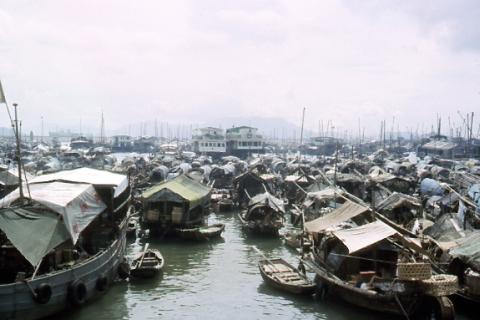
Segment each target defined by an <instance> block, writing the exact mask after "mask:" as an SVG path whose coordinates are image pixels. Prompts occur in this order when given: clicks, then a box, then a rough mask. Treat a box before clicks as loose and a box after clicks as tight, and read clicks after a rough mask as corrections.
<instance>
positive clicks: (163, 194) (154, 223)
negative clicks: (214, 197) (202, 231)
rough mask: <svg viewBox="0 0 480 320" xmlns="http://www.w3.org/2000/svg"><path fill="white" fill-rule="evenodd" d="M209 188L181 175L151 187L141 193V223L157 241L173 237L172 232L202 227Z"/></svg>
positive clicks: (208, 200)
mask: <svg viewBox="0 0 480 320" xmlns="http://www.w3.org/2000/svg"><path fill="white" fill-rule="evenodd" d="M210 193H211V188H209V187H207V186H205V185H203V184H201V183H199V182H197V181H195V180H193V179H192V178H190V177H189V176H187V175H180V176H178V177H176V178H175V179H173V180H170V181H166V182H162V183H160V184H158V185H155V186H152V187H151V188H149V189H147V190H145V191H144V192H143V193H142V202H143V214H142V216H141V220H140V223H141V225H142V227H143V229H150V232H151V233H152V234H155V235H158V236H160V237H163V236H166V235H169V234H175V229H178V228H181V229H189V228H196V227H200V226H203V225H204V224H205V217H206V216H207V214H208V212H209V205H210Z"/></svg>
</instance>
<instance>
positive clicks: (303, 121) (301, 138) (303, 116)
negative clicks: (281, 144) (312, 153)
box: [300, 108, 305, 145]
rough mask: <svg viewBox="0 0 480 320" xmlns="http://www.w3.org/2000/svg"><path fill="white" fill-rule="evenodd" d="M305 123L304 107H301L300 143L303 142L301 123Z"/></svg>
mask: <svg viewBox="0 0 480 320" xmlns="http://www.w3.org/2000/svg"><path fill="white" fill-rule="evenodd" d="M304 123H305V108H303V112H302V131H301V132H300V145H302V144H303V124H304Z"/></svg>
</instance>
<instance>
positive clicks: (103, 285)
mask: <svg viewBox="0 0 480 320" xmlns="http://www.w3.org/2000/svg"><path fill="white" fill-rule="evenodd" d="M108 282H109V281H108V277H107V276H106V275H105V273H102V274H101V275H100V277H98V279H97V282H96V283H95V289H97V290H98V291H100V292H103V291H105V290H107V288H108V284H109V283H108Z"/></svg>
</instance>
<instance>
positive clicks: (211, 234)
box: [177, 223, 225, 241]
mask: <svg viewBox="0 0 480 320" xmlns="http://www.w3.org/2000/svg"><path fill="white" fill-rule="evenodd" d="M224 230H225V225H224V224H221V223H220V224H215V225H211V226H207V227H198V228H192V229H177V233H178V235H179V237H180V238H182V239H185V240H194V241H206V240H210V239H214V238H219V237H220V236H221V234H222V232H223V231H224Z"/></svg>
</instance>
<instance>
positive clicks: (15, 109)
mask: <svg viewBox="0 0 480 320" xmlns="http://www.w3.org/2000/svg"><path fill="white" fill-rule="evenodd" d="M17 106H18V104H17V103H14V104H13V109H14V112H15V120H14V122H15V130H14V131H15V139H16V142H17V166H18V188H19V191H20V201H23V198H24V197H23V187H22V162H21V158H20V157H21V155H20V129H19V126H18V113H17Z"/></svg>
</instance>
